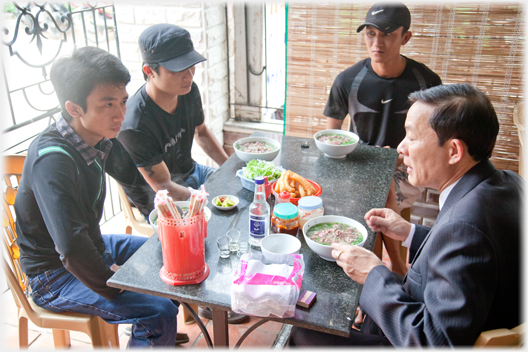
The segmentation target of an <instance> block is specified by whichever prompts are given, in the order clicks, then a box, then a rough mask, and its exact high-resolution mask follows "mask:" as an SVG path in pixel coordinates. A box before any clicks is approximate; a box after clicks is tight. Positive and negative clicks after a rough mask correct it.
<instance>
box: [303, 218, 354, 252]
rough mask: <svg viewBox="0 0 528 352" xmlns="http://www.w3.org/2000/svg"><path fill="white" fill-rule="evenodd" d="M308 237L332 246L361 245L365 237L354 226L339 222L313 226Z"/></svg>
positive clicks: (307, 234)
mask: <svg viewBox="0 0 528 352" xmlns="http://www.w3.org/2000/svg"><path fill="white" fill-rule="evenodd" d="M306 236H307V237H308V238H309V239H311V240H312V241H314V242H316V243H319V244H322V245H325V246H331V245H332V243H334V242H338V243H347V244H359V243H361V242H362V241H363V235H362V234H361V232H360V231H359V230H358V229H357V228H356V227H354V226H350V225H347V224H342V223H339V222H323V223H321V224H317V225H314V226H312V227H311V228H310V229H309V230H308V232H307V233H306Z"/></svg>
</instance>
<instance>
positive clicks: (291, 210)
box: [273, 203, 299, 219]
mask: <svg viewBox="0 0 528 352" xmlns="http://www.w3.org/2000/svg"><path fill="white" fill-rule="evenodd" d="M273 215H275V216H276V217H278V218H280V219H293V218H294V217H296V216H297V215H299V209H297V207H296V206H295V205H293V204H292V203H279V204H277V205H275V207H274V208H273Z"/></svg>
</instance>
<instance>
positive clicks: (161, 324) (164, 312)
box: [29, 235, 179, 348]
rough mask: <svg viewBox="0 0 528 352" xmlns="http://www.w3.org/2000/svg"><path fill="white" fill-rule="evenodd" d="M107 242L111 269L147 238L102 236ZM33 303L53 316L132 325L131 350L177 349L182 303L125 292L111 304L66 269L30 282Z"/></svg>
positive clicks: (40, 276)
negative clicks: (86, 317)
mask: <svg viewBox="0 0 528 352" xmlns="http://www.w3.org/2000/svg"><path fill="white" fill-rule="evenodd" d="M102 236H103V240H104V242H105V247H106V249H105V252H104V254H103V259H104V261H105V263H106V264H107V265H108V266H111V265H112V264H114V263H115V264H117V265H123V264H124V263H125V262H126V261H127V259H128V258H130V256H132V254H134V253H135V252H136V251H137V250H138V249H139V247H141V246H142V245H143V243H145V241H146V240H147V238H146V237H141V236H132V235H102ZM29 283H30V285H31V289H32V291H33V301H34V302H35V303H36V304H37V305H38V306H40V307H43V308H45V309H48V310H51V311H53V312H67V311H73V312H79V313H84V314H91V315H97V316H99V317H101V318H103V319H104V320H105V321H106V322H108V323H110V324H133V326H132V333H131V335H130V340H129V341H128V346H127V347H128V348H130V347H153V346H170V347H174V343H175V342H176V316H177V315H178V306H179V303H178V302H176V301H171V300H170V299H167V298H162V297H156V296H151V295H147V294H143V293H137V292H131V291H123V292H122V293H121V294H119V295H118V296H117V297H116V298H114V299H112V300H108V299H106V298H104V297H102V296H100V295H98V294H97V293H95V292H93V291H92V290H90V289H89V288H87V287H86V286H84V285H83V284H82V283H81V282H80V281H79V280H78V279H77V278H76V277H75V276H74V275H73V274H71V273H70V272H69V271H67V270H66V269H65V268H64V267H62V268H60V269H55V270H49V271H46V272H44V273H42V274H40V275H38V276H34V277H31V278H30V282H29Z"/></svg>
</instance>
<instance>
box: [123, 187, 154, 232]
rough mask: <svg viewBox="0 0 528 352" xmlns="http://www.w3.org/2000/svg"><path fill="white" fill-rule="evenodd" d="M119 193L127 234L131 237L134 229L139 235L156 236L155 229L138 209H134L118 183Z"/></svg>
mask: <svg viewBox="0 0 528 352" xmlns="http://www.w3.org/2000/svg"><path fill="white" fill-rule="evenodd" d="M116 184H117V192H118V193H119V199H120V200H121V205H122V206H123V213H124V214H125V226H126V228H125V233H127V234H129V235H131V234H132V229H134V230H136V231H137V232H138V233H140V234H143V235H146V236H148V237H150V236H152V235H153V234H154V229H153V228H152V226H150V224H149V223H147V222H146V221H145V218H143V215H141V213H140V212H139V210H138V209H137V208H136V207H132V205H131V204H130V201H129V200H128V197H127V195H126V193H125V190H124V189H123V187H121V185H120V184H119V183H117V182H116Z"/></svg>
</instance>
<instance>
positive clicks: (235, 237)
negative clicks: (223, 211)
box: [226, 229, 240, 252]
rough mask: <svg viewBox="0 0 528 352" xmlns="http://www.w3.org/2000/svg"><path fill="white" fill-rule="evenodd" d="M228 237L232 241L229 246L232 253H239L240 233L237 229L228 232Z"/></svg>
mask: <svg viewBox="0 0 528 352" xmlns="http://www.w3.org/2000/svg"><path fill="white" fill-rule="evenodd" d="M226 236H227V237H229V239H230V240H231V242H230V244H229V249H230V250H231V252H237V251H238V245H239V243H240V231H238V230H237V229H231V230H229V231H227V233H226Z"/></svg>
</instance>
